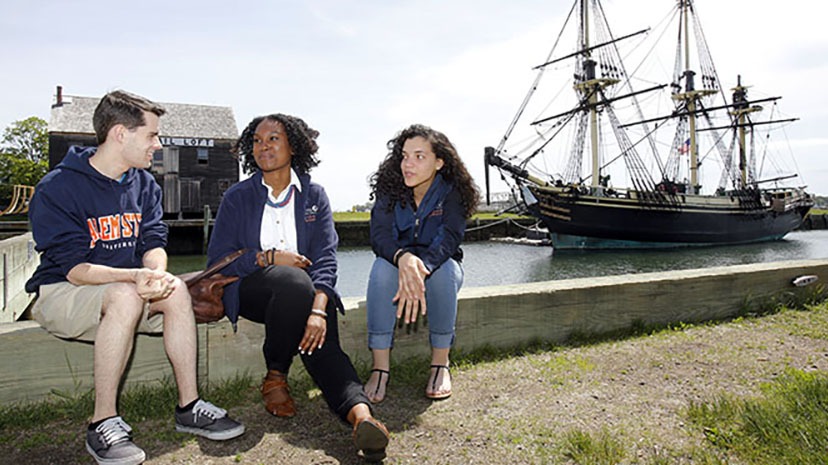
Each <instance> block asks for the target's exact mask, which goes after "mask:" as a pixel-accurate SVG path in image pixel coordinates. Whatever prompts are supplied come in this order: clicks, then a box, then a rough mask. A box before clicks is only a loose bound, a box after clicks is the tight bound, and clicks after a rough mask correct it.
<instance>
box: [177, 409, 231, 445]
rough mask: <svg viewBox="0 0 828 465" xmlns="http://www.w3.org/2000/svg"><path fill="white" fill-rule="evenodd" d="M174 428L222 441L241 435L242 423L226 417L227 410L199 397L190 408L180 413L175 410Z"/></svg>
mask: <svg viewBox="0 0 828 465" xmlns="http://www.w3.org/2000/svg"><path fill="white" fill-rule="evenodd" d="M175 430H176V431H178V432H181V433H191V434H197V435H199V436H204V437H205V438H207V439H212V440H214V441H224V440H227V439H233V438H235V437H238V436H241V435H242V434H243V433H244V425H243V424H241V423H239V422H237V421H236V420H233V419H232V418H230V417H228V416H227V410H224V409H222V408H218V407H216V406H215V405H213V404H211V403H209V402H206V401H203V400H201V399H199V401H198V402H196V404H195V405H194V406H193V408H192V409H190V410H187V411H185V412H181V413H179V412H178V410H176V412H175Z"/></svg>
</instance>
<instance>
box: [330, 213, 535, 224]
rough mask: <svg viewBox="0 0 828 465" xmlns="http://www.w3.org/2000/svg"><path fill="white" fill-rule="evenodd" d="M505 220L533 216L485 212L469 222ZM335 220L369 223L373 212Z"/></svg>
mask: <svg viewBox="0 0 828 465" xmlns="http://www.w3.org/2000/svg"><path fill="white" fill-rule="evenodd" d="M504 218H511V219H524V218H526V219H533V217H531V216H524V215H516V214H514V213H503V214H501V215H496V214H494V213H490V212H485V213H475V214H474V215H472V217H471V218H470V219H469V221H474V220H502V219H504ZM333 219H334V222H337V223H347V222H356V221H368V220H370V219H371V212H333Z"/></svg>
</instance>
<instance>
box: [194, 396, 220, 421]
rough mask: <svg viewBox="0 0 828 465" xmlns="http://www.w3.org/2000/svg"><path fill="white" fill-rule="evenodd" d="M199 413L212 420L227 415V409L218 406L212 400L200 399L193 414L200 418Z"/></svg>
mask: <svg viewBox="0 0 828 465" xmlns="http://www.w3.org/2000/svg"><path fill="white" fill-rule="evenodd" d="M199 415H204V416H205V417H207V418H210V419H211V420H215V419H218V418H224V416H225V415H227V410H224V409H223V408H219V407H216V406H215V405H213V404H211V403H210V402H206V401H203V400H201V399H199V401H198V402H196V404H195V405H194V406H193V416H194V417H195V418H198V416H199Z"/></svg>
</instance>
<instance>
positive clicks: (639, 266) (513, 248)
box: [170, 230, 828, 297]
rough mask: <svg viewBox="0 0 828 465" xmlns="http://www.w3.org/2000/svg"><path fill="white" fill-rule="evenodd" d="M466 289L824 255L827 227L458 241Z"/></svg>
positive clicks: (363, 258)
mask: <svg viewBox="0 0 828 465" xmlns="http://www.w3.org/2000/svg"><path fill="white" fill-rule="evenodd" d="M463 251H464V252H465V258H464V260H463V268H464V270H465V273H466V276H465V283H464V286H465V287H478V286H491V285H497V284H517V283H526V282H536V281H548V280H556V279H569V278H583V277H589V276H607V275H617V274H627V273H645V272H651V271H664V270H682V269H691V268H708V267H714V266H727V265H739V264H745V263H762V262H772V261H782V260H799V259H807V258H828V231H826V230H822V231H802V232H794V233H791V234H788V235H787V236H786V238H785V239H784V240H781V241H776V242H766V243H762V244H750V245H740V246H727V247H705V248H694V249H679V250H672V251H670V250H652V251H629V250H628V251H605V252H578V251H561V252H557V253H553V250H552V248H551V247H535V246H529V245H519V244H505V243H500V242H470V243H467V244H464V245H463ZM338 256H339V285H338V288H339V291H340V293H341V294H342V295H343V296H346V297H359V296H364V295H365V289H366V286H367V283H368V273H369V272H370V270H371V264H372V263H373V260H374V254H373V253H372V252H371V249H370V248H368V247H356V248H354V247H348V248H342V249H340V250H339V255H338ZM203 264H204V257H200V256H196V257H193V256H189V257H178V256H174V257H170V269H171V271H172V272H174V273H181V272H184V271H189V270H193V269H198V268H201V267H203Z"/></svg>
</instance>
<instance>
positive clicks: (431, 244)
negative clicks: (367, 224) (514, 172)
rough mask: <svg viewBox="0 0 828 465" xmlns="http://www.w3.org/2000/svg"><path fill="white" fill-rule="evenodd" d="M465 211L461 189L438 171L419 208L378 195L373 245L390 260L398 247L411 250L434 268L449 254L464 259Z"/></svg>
mask: <svg viewBox="0 0 828 465" xmlns="http://www.w3.org/2000/svg"><path fill="white" fill-rule="evenodd" d="M465 214H466V212H465V209H464V208H463V201H462V199H461V198H460V192H459V191H458V190H457V189H454V188H453V187H452V186H451V185H450V184H448V183H446V182H445V180H443V177H442V176H441V175H440V174H439V173H438V174H437V176H436V177H435V178H434V181H433V182H432V183H431V186H429V188H428V191H426V194H425V196H423V200H422V201H421V202H420V206H419V208H417V210H414V209H413V208H412V207H411V206H410V205H408V206H406V207H405V208H402V207H401V206H400V205H399V204H395V205H394V206H393V208H391V207H389V205H388V199H387V197H384V196H378V198H377V203H376V204H374V208H373V209H371V248H372V249H373V250H374V254H376V255H377V256H378V257H382V258H384V259H386V260H388V262H389V263H394V254H395V253H396V252H397V250H399V249H403V250H405V251H407V252H411V253H413V254H414V255H416V256H417V257H419V258H420V260H422V261H423V264H424V265H425V266H426V268H427V269H428V271H430V272H432V271H434V270H436V269H437V268H439V267H440V265H442V264H443V263H445V261H446V260H448V259H449V258H453V259H455V260H456V261H458V262H460V261H462V259H463V251H462V250H461V249H460V243H462V242H463V236H464V235H465V233H466V216H465Z"/></svg>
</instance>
